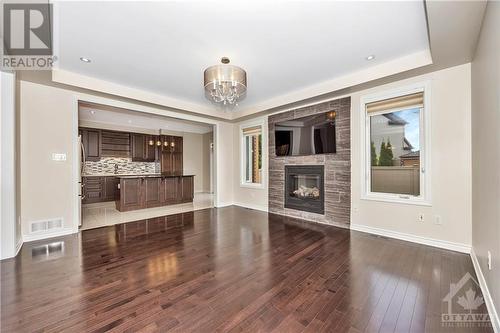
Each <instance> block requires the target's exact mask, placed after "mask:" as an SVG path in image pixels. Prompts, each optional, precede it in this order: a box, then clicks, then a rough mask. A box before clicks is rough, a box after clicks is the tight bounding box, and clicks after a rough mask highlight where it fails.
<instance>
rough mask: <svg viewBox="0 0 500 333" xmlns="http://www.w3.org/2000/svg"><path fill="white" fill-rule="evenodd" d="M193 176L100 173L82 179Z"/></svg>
mask: <svg viewBox="0 0 500 333" xmlns="http://www.w3.org/2000/svg"><path fill="white" fill-rule="evenodd" d="M193 176H194V175H162V174H161V173H146V174H114V173H100V174H93V175H82V177H116V178H154V177H193Z"/></svg>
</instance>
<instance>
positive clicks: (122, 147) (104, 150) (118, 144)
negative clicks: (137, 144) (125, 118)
mask: <svg viewBox="0 0 500 333" xmlns="http://www.w3.org/2000/svg"><path fill="white" fill-rule="evenodd" d="M101 156H102V157H129V156H130V133H126V132H117V131H108V130H101Z"/></svg>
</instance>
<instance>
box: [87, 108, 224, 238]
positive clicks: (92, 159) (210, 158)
mask: <svg viewBox="0 0 500 333" xmlns="http://www.w3.org/2000/svg"><path fill="white" fill-rule="evenodd" d="M214 129H215V126H214V125H213V124H207V123H201V122H196V121H191V120H184V119H178V118H172V117H167V116H162V115H157V114H150V113H145V112H138V111H133V110H129V109H123V108H117V107H113V106H108V105H102V104H95V103H90V102H84V101H79V102H78V139H77V140H78V146H79V148H78V149H79V154H78V156H79V160H78V163H77V164H78V167H79V169H78V175H77V187H78V196H79V198H80V200H79V204H78V210H79V216H80V229H82V230H85V229H92V228H98V227H103V226H108V225H114V224H118V223H125V222H131V221H137V220H143V219H149V218H154V217H159V216H165V215H170V214H177V213H183V212H188V211H194V210H198V209H205V208H211V207H213V205H214V196H215V188H216V187H215V184H214V178H215V177H214V169H215V166H214V164H215V163H214V160H215V158H214Z"/></svg>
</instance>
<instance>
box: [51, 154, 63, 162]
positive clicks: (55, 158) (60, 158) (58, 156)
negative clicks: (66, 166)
mask: <svg viewBox="0 0 500 333" xmlns="http://www.w3.org/2000/svg"><path fill="white" fill-rule="evenodd" d="M52 161H66V154H65V153H52Z"/></svg>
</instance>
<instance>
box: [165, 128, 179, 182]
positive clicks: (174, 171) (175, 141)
mask: <svg viewBox="0 0 500 333" xmlns="http://www.w3.org/2000/svg"><path fill="white" fill-rule="evenodd" d="M162 142H163V143H168V145H163V146H162V150H161V172H162V173H164V174H167V175H182V174H183V155H182V150H183V138H182V137H180V136H170V135H163V136H162Z"/></svg>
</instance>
